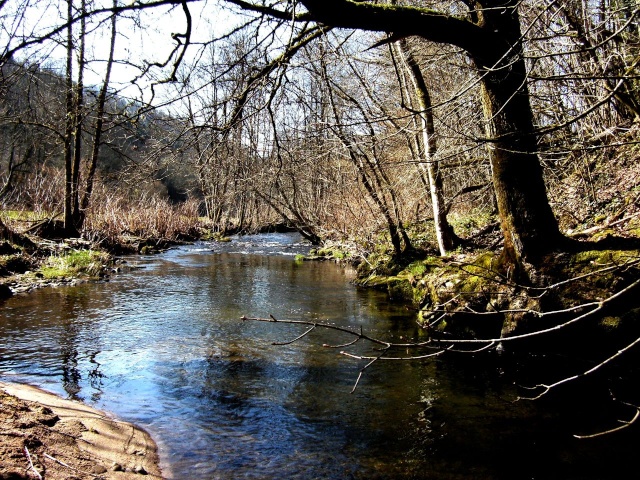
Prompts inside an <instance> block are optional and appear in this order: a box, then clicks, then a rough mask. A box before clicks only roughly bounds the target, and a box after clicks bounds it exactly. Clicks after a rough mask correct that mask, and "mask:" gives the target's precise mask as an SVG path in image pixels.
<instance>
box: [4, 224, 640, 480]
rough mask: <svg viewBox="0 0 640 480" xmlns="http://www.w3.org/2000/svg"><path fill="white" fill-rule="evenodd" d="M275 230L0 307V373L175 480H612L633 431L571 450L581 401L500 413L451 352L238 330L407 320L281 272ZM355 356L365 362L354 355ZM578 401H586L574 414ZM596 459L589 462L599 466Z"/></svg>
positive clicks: (402, 330)
mask: <svg viewBox="0 0 640 480" xmlns="http://www.w3.org/2000/svg"><path fill="white" fill-rule="evenodd" d="M307 249H308V246H306V245H305V244H304V243H302V242H301V241H300V239H299V237H297V236H295V235H291V234H269V235H260V236H245V237H239V238H236V239H234V241H233V242H231V243H227V244H206V243H200V244H196V245H191V246H185V247H180V248H176V249H173V250H170V251H168V252H165V253H163V254H161V255H157V256H152V257H137V258H134V259H129V262H130V263H135V264H136V265H137V266H138V267H140V268H139V269H135V270H133V271H131V272H125V273H121V274H118V275H116V276H114V277H113V278H112V279H111V281H109V282H103V283H90V284H82V285H77V286H72V287H61V288H45V289H41V290H38V291H36V292H33V293H30V294H28V295H20V296H16V297H14V298H11V299H9V300H7V301H6V302H4V304H3V305H1V306H0V373H1V375H0V378H1V379H2V380H5V381H22V382H29V383H32V384H37V385H40V386H42V387H43V388H45V389H47V390H50V391H53V392H55V393H58V394H61V395H63V396H65V397H71V398H76V399H80V400H83V401H85V402H86V403H88V404H91V405H93V406H96V407H98V408H101V409H105V410H108V411H111V412H113V413H115V414H116V415H118V416H119V417H121V418H123V419H125V420H129V421H133V422H135V423H137V424H139V425H141V426H143V427H144V428H146V429H147V430H149V431H150V433H151V434H152V435H153V436H154V438H156V439H157V441H158V443H159V445H160V455H161V458H162V462H163V465H162V466H163V469H164V471H165V472H166V473H167V475H168V476H170V477H171V478H175V479H191V478H203V479H205V478H207V479H208V478H211V479H236V478H255V479H269V478H300V479H311V478H318V479H320V478H322V479H324V478H326V479H348V478H356V479H375V478H380V479H395V478H398V479H404V478H417V479H420V478H433V479H482V478H487V479H494V478H504V479H516V478H540V479H551V478H558V479H569V478H576V479H577V478H593V479H596V478H620V477H619V476H618V475H619V472H623V471H625V468H626V467H627V466H628V464H630V462H631V461H632V460H633V455H634V453H633V452H634V451H635V450H636V449H637V446H638V434H637V431H635V430H633V429H629V431H627V432H623V433H622V434H620V435H617V436H614V437H613V440H612V437H607V438H606V439H604V440H602V439H596V440H591V441H580V440H576V439H575V438H573V437H572V434H573V433H580V432H576V431H575V430H576V429H579V428H586V427H589V426H590V425H591V422H590V420H589V418H590V416H596V417H599V415H600V413H598V414H594V412H593V410H592V409H593V408H594V407H593V406H592V405H590V404H589V405H588V406H586V405H584V404H583V402H580V403H573V402H569V403H567V402H566V401H565V402H557V401H543V402H527V401H519V402H514V401H513V400H514V398H515V396H516V395H517V392H516V388H515V386H514V385H513V384H514V380H513V378H512V377H511V375H510V374H509V373H508V372H506V373H505V372H503V371H502V369H503V367H502V366H500V365H494V366H492V365H491V363H490V362H485V361H483V362H480V363H478V362H476V360H475V359H474V358H471V357H469V356H462V357H460V358H458V357H454V356H450V357H446V358H445V357H442V358H440V357H439V358H435V359H429V360H424V361H412V362H387V363H383V362H377V363H376V364H374V365H373V366H372V367H371V368H369V369H367V370H366V372H365V373H364V375H363V377H362V380H361V381H360V383H359V386H358V388H357V389H356V390H355V392H354V393H351V390H352V387H353V385H354V382H355V381H356V378H357V377H358V372H359V370H360V368H362V366H363V365H364V364H365V362H363V361H358V360H353V359H349V358H346V357H344V356H341V355H340V354H339V349H328V348H324V347H323V346H322V345H323V344H327V343H328V344H340V343H345V342H348V341H350V340H351V338H348V337H345V336H344V335H340V334H337V333H335V332H328V331H314V332H312V333H311V334H309V335H307V336H306V337H304V338H303V339H302V340H300V341H298V342H294V343H292V344H288V345H272V343H273V342H283V341H287V340H291V339H293V338H295V337H296V336H298V335H300V334H301V333H302V332H303V331H304V330H305V329H304V328H302V329H301V328H300V327H295V326H291V325H280V324H278V325H275V324H273V323H258V322H251V321H245V322H243V321H241V320H240V317H242V316H243V315H246V316H249V317H251V316H258V317H268V316H269V315H273V316H275V317H276V318H283V319H284V318H288V319H304V320H321V321H324V322H329V323H334V324H337V325H341V326H348V327H353V328H356V329H359V328H362V329H363V331H365V332H366V333H367V334H369V335H371V336H377V337H381V338H385V339H395V340H398V339H400V338H417V337H418V336H419V334H420V333H419V331H418V329H417V328H416V324H415V314H414V313H413V312H411V311H409V310H408V309H407V308H405V307H404V306H402V305H397V304H390V303H389V302H387V300H386V297H385V296H384V295H382V294H381V293H378V292H374V291H366V290H359V289H357V288H355V287H353V286H352V285H351V284H350V283H349V280H350V278H351V276H352V273H353V272H350V271H349V269H345V268H342V267H338V266H336V265H334V264H332V263H319V262H304V263H297V262H295V261H294V255H295V254H296V253H301V252H305V251H306V250H307ZM344 350H350V351H352V352H354V353H361V354H372V353H374V354H375V352H373V351H372V350H371V345H368V346H367V345H356V346H354V347H351V348H350V349H347V348H344ZM586 403H588V402H586ZM605 459H606V461H605Z"/></svg>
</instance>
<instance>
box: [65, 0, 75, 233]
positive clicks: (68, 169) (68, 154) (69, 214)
mask: <svg viewBox="0 0 640 480" xmlns="http://www.w3.org/2000/svg"><path fill="white" fill-rule="evenodd" d="M72 18H73V0H67V21H68V22H69V25H68V26H67V66H66V72H65V89H66V108H65V110H66V119H65V131H64V172H65V176H64V179H65V184H64V229H65V231H66V232H67V233H68V234H71V233H72V232H73V231H74V227H73V183H72V181H73V161H72V160H73V151H72V149H73V143H72V137H73V127H74V124H75V122H74V117H73V24H72V23H71V20H72Z"/></svg>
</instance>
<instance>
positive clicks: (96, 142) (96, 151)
mask: <svg viewBox="0 0 640 480" xmlns="http://www.w3.org/2000/svg"><path fill="white" fill-rule="evenodd" d="M117 6H118V0H113V7H114V8H116V7H117ZM117 18H118V17H117V15H116V14H115V13H114V14H113V15H112V16H111V42H110V44H109V59H108V60H107V70H106V72H105V75H104V82H103V83H102V87H101V88H100V93H99V94H98V102H97V103H98V104H97V110H96V123H95V126H94V129H93V145H92V148H91V160H90V161H89V169H88V171H87V184H86V188H85V192H84V195H83V197H82V204H81V210H80V215H79V218H78V220H79V221H78V228H79V229H81V228H82V226H83V224H84V220H85V218H86V211H87V208H89V203H90V201H91V195H92V194H93V183H94V178H95V174H96V167H97V165H98V156H99V155H100V145H101V142H102V128H103V125H104V117H105V105H106V103H107V92H108V90H109V83H110V81H111V68H112V66H113V58H114V52H115V45H116V20H117Z"/></svg>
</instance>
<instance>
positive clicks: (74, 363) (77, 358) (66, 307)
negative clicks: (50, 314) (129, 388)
mask: <svg viewBox="0 0 640 480" xmlns="http://www.w3.org/2000/svg"><path fill="white" fill-rule="evenodd" d="M88 303H89V298H88V297H87V296H86V295H82V294H81V292H78V291H77V290H71V289H70V290H67V291H65V292H64V293H62V294H61V309H60V311H61V312H63V315H65V317H64V318H63V319H62V322H61V326H62V329H61V334H60V338H59V342H60V354H61V360H62V362H61V368H62V386H63V387H64V390H65V391H66V392H67V394H68V395H69V397H70V398H73V399H76V400H81V399H82V397H81V396H80V395H79V394H80V392H81V391H82V379H83V369H84V368H86V369H87V372H86V379H87V381H88V382H89V386H90V387H91V389H92V391H93V393H92V395H91V400H92V401H97V400H99V399H100V396H101V395H102V378H103V377H104V374H103V373H102V372H101V370H100V368H101V364H100V363H99V362H98V361H97V360H96V356H97V355H98V354H99V353H100V349H98V348H96V347H95V346H96V345H97V344H98V342H97V339H89V338H87V335H91V328H90V324H89V323H88V322H86V321H83V318H82V314H83V312H86V311H87V308H88ZM92 346H94V347H93V348H91V347H92ZM80 347H84V348H85V351H84V352H83V353H84V354H83V355H81V353H80V351H79V348H80ZM85 358H86V361H87V362H88V365H87V366H86V367H85V366H84V365H83V360H84V359H85Z"/></svg>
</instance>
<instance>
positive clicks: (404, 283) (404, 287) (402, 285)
mask: <svg viewBox="0 0 640 480" xmlns="http://www.w3.org/2000/svg"><path fill="white" fill-rule="evenodd" d="M387 292H388V293H389V299H390V300H393V301H400V302H411V303H414V289H413V286H412V285H411V282H410V281H409V279H407V278H398V277H395V278H390V279H388V280H387Z"/></svg>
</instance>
